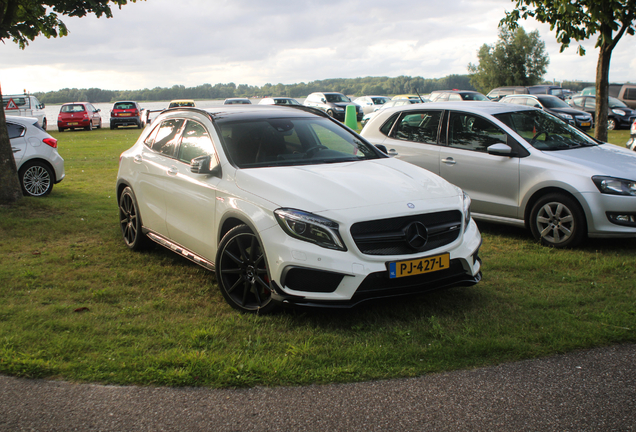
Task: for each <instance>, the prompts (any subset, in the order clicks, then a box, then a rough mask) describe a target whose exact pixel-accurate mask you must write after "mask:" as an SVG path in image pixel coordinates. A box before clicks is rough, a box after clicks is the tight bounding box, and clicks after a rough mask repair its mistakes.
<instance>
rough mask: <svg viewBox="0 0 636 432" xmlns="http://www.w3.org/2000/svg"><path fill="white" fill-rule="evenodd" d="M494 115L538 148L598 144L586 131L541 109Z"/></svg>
mask: <svg viewBox="0 0 636 432" xmlns="http://www.w3.org/2000/svg"><path fill="white" fill-rule="evenodd" d="M494 117H495V118H497V119H499V120H500V121H501V122H502V123H504V124H505V125H506V126H508V127H509V128H510V129H512V130H514V131H515V132H517V134H519V135H520V136H521V137H523V139H525V140H526V141H527V142H528V143H529V144H530V145H531V146H533V147H534V148H536V149H538V150H548V151H549V150H568V149H572V148H579V147H590V146H595V145H597V144H596V142H595V141H594V140H593V139H592V138H590V137H589V136H588V135H586V134H585V133H584V132H581V131H579V130H578V129H576V128H574V127H572V126H570V125H569V124H567V123H565V122H564V121H562V120H560V119H558V118H556V117H555V116H553V115H551V114H547V113H545V112H544V111H541V110H528V111H517V112H507V113H502V114H496V115H495V116H494Z"/></svg>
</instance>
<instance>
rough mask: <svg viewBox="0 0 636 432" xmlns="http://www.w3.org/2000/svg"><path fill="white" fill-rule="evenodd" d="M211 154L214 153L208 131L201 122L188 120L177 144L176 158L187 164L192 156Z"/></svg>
mask: <svg viewBox="0 0 636 432" xmlns="http://www.w3.org/2000/svg"><path fill="white" fill-rule="evenodd" d="M212 154H214V147H213V146H212V139H210V134H208V131H207V130H206V129H205V127H203V125H202V124H201V123H197V122H195V121H192V120H188V123H187V124H186V127H185V129H184V130H183V138H182V139H181V144H180V145H179V157H178V159H179V160H180V161H181V162H185V163H187V164H189V163H190V161H192V159H194V158H197V157H199V156H206V155H212Z"/></svg>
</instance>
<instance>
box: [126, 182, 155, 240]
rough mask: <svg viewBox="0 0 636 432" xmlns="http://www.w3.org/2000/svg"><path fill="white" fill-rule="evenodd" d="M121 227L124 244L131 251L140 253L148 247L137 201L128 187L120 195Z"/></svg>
mask: <svg viewBox="0 0 636 432" xmlns="http://www.w3.org/2000/svg"><path fill="white" fill-rule="evenodd" d="M119 226H120V227H121V234H122V237H123V239H124V243H126V246H128V247H129V248H130V249H132V250H135V251H139V250H143V249H146V248H147V247H148V244H149V240H148V237H146V234H144V233H143V231H142V226H143V225H142V223H141V215H140V214H139V206H138V204H137V199H136V198H135V194H134V193H133V191H132V189H131V188H130V187H128V186H127V187H125V188H124V190H123V191H121V194H120V195H119Z"/></svg>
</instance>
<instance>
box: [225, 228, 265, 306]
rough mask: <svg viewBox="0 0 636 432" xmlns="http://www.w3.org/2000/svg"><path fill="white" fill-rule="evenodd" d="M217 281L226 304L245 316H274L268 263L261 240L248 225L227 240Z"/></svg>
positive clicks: (237, 229)
mask: <svg viewBox="0 0 636 432" xmlns="http://www.w3.org/2000/svg"><path fill="white" fill-rule="evenodd" d="M216 280H217V282H218V284H219V288H220V289H221V293H222V294H223V297H225V300H226V301H227V302H228V303H229V304H230V306H232V307H233V308H235V309H238V310H240V311H242V312H250V313H259V314H265V313H269V312H272V311H273V310H274V309H275V308H276V304H275V303H274V302H273V301H272V291H271V289H270V286H269V281H270V279H269V273H268V271H267V260H266V259H265V253H264V251H263V248H262V246H261V243H260V241H259V239H258V237H257V236H256V235H255V234H254V233H253V232H252V230H250V229H249V227H248V226H247V225H239V226H236V227H234V228H232V229H231V230H230V231H228V232H227V234H225V236H223V239H222V240H221V243H220V244H219V249H218V251H217V254H216Z"/></svg>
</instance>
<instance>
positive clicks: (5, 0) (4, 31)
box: [0, 0, 136, 204]
mask: <svg viewBox="0 0 636 432" xmlns="http://www.w3.org/2000/svg"><path fill="white" fill-rule="evenodd" d="M128 1H130V2H133V3H134V2H135V1H136V0H44V1H36V0H0V42H4V41H5V39H11V40H13V42H15V43H17V44H18V46H19V47H20V48H22V49H24V48H26V46H27V45H28V44H29V41H33V40H34V39H35V38H36V37H37V36H40V35H43V36H46V37H47V38H51V37H58V36H66V35H67V34H68V29H67V28H66V26H65V25H64V23H63V22H62V21H61V20H60V18H59V16H58V15H66V16H72V17H83V16H86V15H87V14H89V13H93V14H95V15H96V16H97V17H98V18H99V17H101V16H106V17H107V18H111V17H112V16H113V14H112V12H111V5H116V6H119V7H120V8H121V7H122V6H123V5H125V4H127V3H128ZM0 100H2V91H1V90H0ZM20 196H22V191H21V189H20V183H19V181H18V173H17V169H16V165H15V160H14V158H13V153H12V151H11V143H10V141H9V134H8V133H7V123H6V118H5V116H4V110H2V114H0V204H10V203H13V202H15V201H17V200H18V199H19V198H20Z"/></svg>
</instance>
